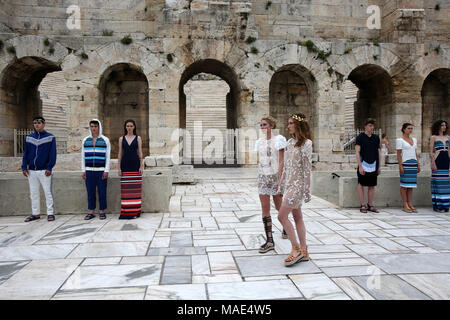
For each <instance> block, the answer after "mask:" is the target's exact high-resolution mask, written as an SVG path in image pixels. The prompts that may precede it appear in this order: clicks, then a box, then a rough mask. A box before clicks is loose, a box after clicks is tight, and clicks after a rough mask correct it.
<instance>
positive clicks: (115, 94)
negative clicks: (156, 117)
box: [99, 63, 149, 158]
mask: <svg viewBox="0 0 450 320" xmlns="http://www.w3.org/2000/svg"><path fill="white" fill-rule="evenodd" d="M99 89H100V103H99V117H100V120H101V121H102V127H103V134H104V135H105V136H107V137H108V138H109V139H110V142H111V158H117V155H118V152H119V138H120V137H121V136H123V135H124V122H125V121H126V120H128V119H132V120H134V121H135V122H136V126H137V134H138V135H139V136H141V138H142V152H143V154H144V157H145V156H148V155H149V134H148V130H149V91H148V81H147V78H146V76H145V75H144V73H143V72H142V71H141V70H140V68H139V67H137V66H134V65H131V64H128V63H119V64H116V65H113V66H111V67H110V68H108V69H107V70H106V71H105V72H104V73H103V76H102V78H101V80H100V86H99Z"/></svg>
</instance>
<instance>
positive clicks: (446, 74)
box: [421, 68, 450, 152]
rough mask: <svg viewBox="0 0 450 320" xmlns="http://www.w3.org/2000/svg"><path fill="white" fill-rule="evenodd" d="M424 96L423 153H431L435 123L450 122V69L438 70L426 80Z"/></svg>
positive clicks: (422, 91)
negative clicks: (430, 142)
mask: <svg viewBox="0 0 450 320" xmlns="http://www.w3.org/2000/svg"><path fill="white" fill-rule="evenodd" d="M421 95H422V152H429V140H430V136H431V126H432V125H433V122H434V121H437V120H446V121H450V68H438V69H436V70H433V71H431V72H430V73H429V74H428V76H427V77H426V78H425V80H424V82H423V86H422V90H421Z"/></svg>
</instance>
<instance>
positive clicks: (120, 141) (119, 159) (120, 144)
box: [117, 137, 123, 176]
mask: <svg viewBox="0 0 450 320" xmlns="http://www.w3.org/2000/svg"><path fill="white" fill-rule="evenodd" d="M122 139H123V137H120V138H119V153H118V155H117V161H118V165H119V176H121V175H122V170H121V169H120V162H121V160H122Z"/></svg>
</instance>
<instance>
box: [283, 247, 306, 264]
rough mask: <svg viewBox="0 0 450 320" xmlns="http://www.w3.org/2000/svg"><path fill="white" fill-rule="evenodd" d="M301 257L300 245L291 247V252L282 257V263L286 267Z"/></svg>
mask: <svg viewBox="0 0 450 320" xmlns="http://www.w3.org/2000/svg"><path fill="white" fill-rule="evenodd" d="M303 257H304V256H303V251H302V250H301V248H300V247H292V250H291V253H289V256H288V257H287V258H286V259H284V265H285V266H286V267H290V266H292V265H294V264H296V263H297V262H299V261H300V260H301V259H302V258H303Z"/></svg>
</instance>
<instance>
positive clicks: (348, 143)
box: [343, 128, 381, 154]
mask: <svg viewBox="0 0 450 320" xmlns="http://www.w3.org/2000/svg"><path fill="white" fill-rule="evenodd" d="M362 132H364V129H355V130H348V131H346V132H345V135H344V143H343V148H344V152H345V154H354V153H355V145H356V137H357V136H358V135H359V134H360V133H362ZM373 133H374V134H376V135H378V136H379V137H380V139H381V128H378V129H375V130H374V131H373Z"/></svg>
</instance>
